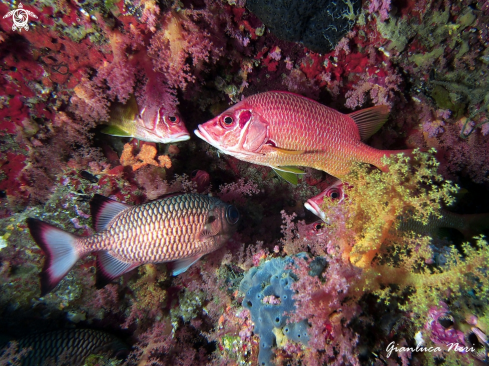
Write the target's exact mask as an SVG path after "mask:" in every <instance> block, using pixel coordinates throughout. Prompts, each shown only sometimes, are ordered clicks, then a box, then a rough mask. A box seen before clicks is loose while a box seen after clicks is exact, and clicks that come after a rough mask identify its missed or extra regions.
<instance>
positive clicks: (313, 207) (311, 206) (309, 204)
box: [304, 200, 327, 222]
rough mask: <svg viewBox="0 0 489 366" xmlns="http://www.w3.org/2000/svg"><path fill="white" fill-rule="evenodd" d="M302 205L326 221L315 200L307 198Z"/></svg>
mask: <svg viewBox="0 0 489 366" xmlns="http://www.w3.org/2000/svg"><path fill="white" fill-rule="evenodd" d="M304 207H305V208H307V209H308V210H309V211H311V212H312V213H313V214H314V215H316V216H318V217H320V218H321V220H323V221H324V222H327V221H326V215H325V214H324V212H322V211H321V209H320V208H319V206H318V205H317V204H316V203H315V202H313V201H311V200H307V202H306V203H304Z"/></svg>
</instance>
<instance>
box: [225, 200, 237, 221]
mask: <svg viewBox="0 0 489 366" xmlns="http://www.w3.org/2000/svg"><path fill="white" fill-rule="evenodd" d="M226 220H227V221H228V222H229V223H230V224H231V225H234V224H236V223H237V222H238V220H239V212H238V210H237V209H236V207H234V206H232V205H229V206H228V208H227V209H226Z"/></svg>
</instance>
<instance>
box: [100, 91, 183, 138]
mask: <svg viewBox="0 0 489 366" xmlns="http://www.w3.org/2000/svg"><path fill="white" fill-rule="evenodd" d="M102 132H103V133H106V134H108V135H112V136H121V137H134V138H136V139H138V140H141V141H147V142H157V143H163V144H168V143H170V142H178V141H185V140H188V139H190V135H189V133H188V131H187V128H186V127H185V124H184V123H183V121H182V118H181V116H180V113H178V111H177V110H176V109H175V108H173V107H172V108H169V107H166V106H159V107H158V106H152V107H145V108H143V109H142V110H141V111H140V110H139V107H138V104H137V102H136V98H135V97H134V96H131V98H129V100H128V101H127V103H126V104H122V103H114V105H113V106H112V108H111V111H110V120H109V122H108V126H106V127H105V128H104V129H103V130H102Z"/></svg>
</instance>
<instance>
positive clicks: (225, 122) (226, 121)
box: [223, 116, 233, 126]
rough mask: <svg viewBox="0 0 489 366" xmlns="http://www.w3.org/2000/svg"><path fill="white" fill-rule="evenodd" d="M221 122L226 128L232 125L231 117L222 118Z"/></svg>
mask: <svg viewBox="0 0 489 366" xmlns="http://www.w3.org/2000/svg"><path fill="white" fill-rule="evenodd" d="M223 121H224V124H225V125H226V126H230V125H231V124H232V123H233V117H230V116H226V117H224V119H223Z"/></svg>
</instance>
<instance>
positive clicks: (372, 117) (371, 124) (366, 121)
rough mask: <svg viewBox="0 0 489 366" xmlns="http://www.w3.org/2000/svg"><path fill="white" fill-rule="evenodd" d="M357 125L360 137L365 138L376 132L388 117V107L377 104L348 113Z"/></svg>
mask: <svg viewBox="0 0 489 366" xmlns="http://www.w3.org/2000/svg"><path fill="white" fill-rule="evenodd" d="M347 116H349V117H351V118H352V119H353V121H355V123H356V125H357V126H358V132H360V139H361V140H362V141H365V140H367V139H368V138H369V137H370V136H372V135H373V134H374V133H376V132H377V131H378V130H380V128H381V127H382V126H383V125H384V123H385V122H386V121H387V118H389V107H388V106H386V105H379V106H376V107H371V108H366V109H361V110H359V111H356V112H353V113H350V114H348V115H347Z"/></svg>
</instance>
